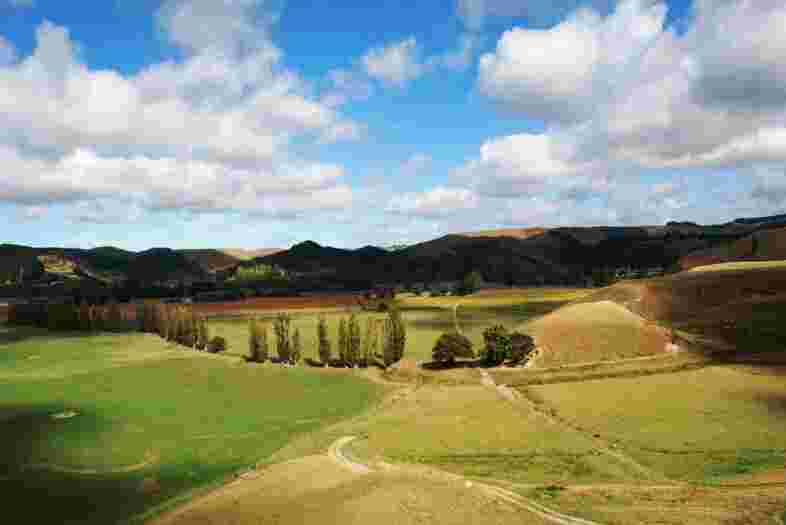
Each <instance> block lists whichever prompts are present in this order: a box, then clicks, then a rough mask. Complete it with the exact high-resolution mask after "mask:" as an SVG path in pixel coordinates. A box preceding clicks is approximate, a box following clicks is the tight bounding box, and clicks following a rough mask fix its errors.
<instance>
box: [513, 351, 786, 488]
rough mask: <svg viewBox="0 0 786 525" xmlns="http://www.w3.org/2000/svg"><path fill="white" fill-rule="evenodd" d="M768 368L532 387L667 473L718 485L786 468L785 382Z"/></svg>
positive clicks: (533, 393)
mask: <svg viewBox="0 0 786 525" xmlns="http://www.w3.org/2000/svg"><path fill="white" fill-rule="evenodd" d="M766 370H767V369H757V368H752V367H750V368H748V367H720V366H713V367H708V368H703V369H700V370H694V371H686V372H678V373H673V374H663V375H653V376H647V377H639V378H635V379H604V380H597V381H587V382H584V383H566V384H555V385H544V386H529V387H526V392H527V393H528V395H530V396H533V397H535V398H536V399H540V400H541V401H543V402H545V404H546V405H547V406H550V407H552V408H553V409H555V410H556V411H557V413H558V414H559V415H560V416H561V417H564V418H566V419H567V420H569V421H571V422H573V423H574V424H575V425H578V426H580V427H581V428H582V429H584V430H585V431H587V432H592V433H598V434H600V435H602V436H603V437H604V438H606V439H608V440H610V441H612V442H614V443H618V445H619V446H621V447H622V448H623V450H625V451H626V452H627V453H628V454H629V455H631V456H632V457H634V458H635V459H636V460H638V461H639V462H640V463H642V464H644V465H647V466H649V467H650V468H652V469H655V470H656V471H659V472H662V473H664V474H665V475H667V476H668V477H671V478H675V479H684V480H693V481H702V482H709V483H714V482H719V481H723V480H725V479H728V478H732V477H734V476H737V475H740V474H750V473H755V472H760V471H763V470H767V469H769V468H776V467H782V466H783V461H784V453H786V449H784V443H783V439H782V436H783V435H785V434H786V384H784V381H783V376H782V373H781V374H780V375H779V374H777V373H765V371H766Z"/></svg>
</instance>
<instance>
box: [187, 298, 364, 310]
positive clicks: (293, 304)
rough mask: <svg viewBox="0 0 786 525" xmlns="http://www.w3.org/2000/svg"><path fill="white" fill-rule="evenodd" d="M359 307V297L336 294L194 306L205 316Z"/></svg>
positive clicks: (255, 299)
mask: <svg viewBox="0 0 786 525" xmlns="http://www.w3.org/2000/svg"><path fill="white" fill-rule="evenodd" d="M357 305H358V296H357V295H353V294H334V295H313V296H307V297H255V298H253V299H245V300H243V301H230V302H225V303H200V304H195V305H194V310H195V311H197V312H199V313H201V314H205V315H221V314H231V313H235V312H255V311H260V312H262V311H279V310H305V309H319V308H349V307H353V306H357Z"/></svg>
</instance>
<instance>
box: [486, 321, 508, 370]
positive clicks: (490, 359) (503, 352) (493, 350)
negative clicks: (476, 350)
mask: <svg viewBox="0 0 786 525" xmlns="http://www.w3.org/2000/svg"><path fill="white" fill-rule="evenodd" d="M483 340H484V341H485V343H486V345H485V348H484V351H483V356H482V357H483V362H484V363H485V364H487V365H489V366H497V365H499V364H501V363H502V362H503V361H505V359H506V358H507V357H508V356H509V355H510V335H509V334H508V330H507V328H505V327H504V326H502V325H496V326H492V327H491V328H487V329H486V330H484V331H483Z"/></svg>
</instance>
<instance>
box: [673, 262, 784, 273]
mask: <svg viewBox="0 0 786 525" xmlns="http://www.w3.org/2000/svg"><path fill="white" fill-rule="evenodd" d="M772 268H786V261H734V262H724V263H716V264H705V265H703V266H696V267H694V268H691V269H690V270H688V271H690V272H697V273H698V272H731V271H740V270H760V269H772Z"/></svg>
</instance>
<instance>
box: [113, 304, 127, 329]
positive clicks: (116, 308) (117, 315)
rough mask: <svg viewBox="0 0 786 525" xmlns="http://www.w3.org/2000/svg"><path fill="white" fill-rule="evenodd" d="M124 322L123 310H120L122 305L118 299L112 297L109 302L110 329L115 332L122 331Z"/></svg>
mask: <svg viewBox="0 0 786 525" xmlns="http://www.w3.org/2000/svg"><path fill="white" fill-rule="evenodd" d="M124 324H125V323H124V322H123V312H121V311H120V305H119V304H117V301H115V300H114V299H112V301H111V302H110V303H109V329H110V330H112V331H113V332H120V331H122V330H123V329H124V328H125V326H124Z"/></svg>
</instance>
